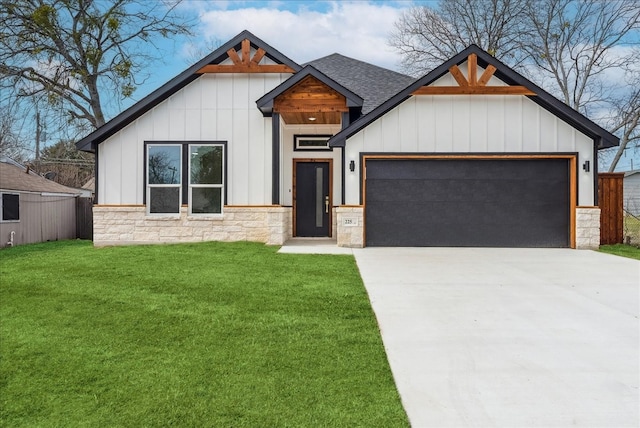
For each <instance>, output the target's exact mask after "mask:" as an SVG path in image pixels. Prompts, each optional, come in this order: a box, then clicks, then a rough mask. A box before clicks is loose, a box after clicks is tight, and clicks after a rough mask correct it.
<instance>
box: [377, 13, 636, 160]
mask: <svg viewBox="0 0 640 428" xmlns="http://www.w3.org/2000/svg"><path fill="white" fill-rule="evenodd" d="M639 30H640V2H638V1H637V0H607V1H602V0H579V1H578V0H535V1H519V0H501V1H500V0H482V1H477V2H476V1H473V0H446V1H443V2H441V3H440V7H439V8H437V9H436V8H431V7H416V8H413V9H411V10H410V11H409V12H407V13H405V14H404V15H403V16H402V17H401V19H400V20H399V21H398V22H397V23H396V29H395V31H394V32H393V33H392V35H391V36H390V40H389V43H390V45H391V46H393V47H395V48H396V49H397V50H398V51H400V52H401V53H403V54H404V60H403V64H404V66H405V68H406V69H407V70H408V71H411V72H414V73H415V72H420V73H424V72H426V71H430V70H431V69H433V67H434V66H437V65H439V64H440V63H442V62H443V61H445V60H446V59H448V58H450V57H451V56H453V54H455V53H457V52H459V51H460V50H462V49H463V48H465V47H466V46H468V45H469V44H471V43H475V44H477V45H478V46H480V47H481V48H483V49H485V50H486V51H488V52H489V53H491V54H493V55H496V56H497V57H499V58H500V60H501V61H503V62H505V63H507V64H508V65H510V66H511V67H513V68H515V69H517V70H518V71H520V72H521V73H522V74H524V75H527V76H528V77H530V78H532V79H533V80H535V81H537V82H540V83H541V85H542V86H543V87H544V88H545V89H546V90H548V91H549V92H551V93H552V94H554V95H555V96H557V97H558V98H559V99H560V100H562V101H564V102H565V103H566V104H568V105H569V106H571V107H573V108H574V109H576V110H578V111H579V112H581V113H583V114H586V115H588V116H589V117H591V118H593V119H595V120H596V121H597V122H599V123H600V124H601V125H602V126H604V127H606V128H607V129H609V130H610V131H611V132H613V133H616V135H618V136H620V137H621V145H620V147H619V148H618V153H617V155H616V156H615V157H614V160H613V162H612V164H611V167H610V168H611V169H612V170H613V168H615V166H616V164H617V161H618V160H619V158H620V156H621V154H622V152H623V151H624V150H625V149H628V148H629V147H630V146H633V145H638V144H639V143H640V141H639V140H638V137H637V135H638V111H640V108H639V106H638V95H637V90H638V83H639V82H640V79H637V78H633V75H634V73H638V72H640V56H639V55H638V52H637V49H634V45H635V46H637V45H638V44H639V43H640V31H639Z"/></svg>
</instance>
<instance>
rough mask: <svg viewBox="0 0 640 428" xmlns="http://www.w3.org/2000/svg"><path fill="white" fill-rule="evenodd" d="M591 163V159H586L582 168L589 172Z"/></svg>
mask: <svg viewBox="0 0 640 428" xmlns="http://www.w3.org/2000/svg"><path fill="white" fill-rule="evenodd" d="M590 167H591V164H590V162H589V161H584V163H583V164H582V169H584V170H585V172H589V170H590V169H591V168H590Z"/></svg>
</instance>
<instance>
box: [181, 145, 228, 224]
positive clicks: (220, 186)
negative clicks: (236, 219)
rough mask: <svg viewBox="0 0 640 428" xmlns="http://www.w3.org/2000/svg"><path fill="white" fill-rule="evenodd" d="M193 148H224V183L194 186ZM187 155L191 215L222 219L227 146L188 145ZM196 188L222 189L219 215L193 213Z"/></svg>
mask: <svg viewBox="0 0 640 428" xmlns="http://www.w3.org/2000/svg"><path fill="white" fill-rule="evenodd" d="M191 147H221V148H222V179H221V181H222V183H220V184H192V183H191ZM187 153H188V154H189V155H188V156H189V160H188V163H189V165H188V180H189V181H188V187H189V190H188V191H189V215H192V216H207V217H222V214H223V213H224V200H225V198H224V186H225V180H224V178H225V166H226V165H225V161H224V159H225V144H216V143H192V144H189V145H188V148H187ZM194 188H204V189H220V212H219V213H194V212H193V203H192V199H193V189H194Z"/></svg>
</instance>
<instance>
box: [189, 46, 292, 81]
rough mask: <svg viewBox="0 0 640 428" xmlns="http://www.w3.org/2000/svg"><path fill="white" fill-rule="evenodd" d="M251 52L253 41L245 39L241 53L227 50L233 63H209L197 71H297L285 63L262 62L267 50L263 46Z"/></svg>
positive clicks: (232, 49) (199, 72)
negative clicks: (251, 55)
mask: <svg viewBox="0 0 640 428" xmlns="http://www.w3.org/2000/svg"><path fill="white" fill-rule="evenodd" d="M250 54H251V42H250V41H249V39H244V40H243V41H242V44H241V47H240V55H238V52H236V50H235V49H234V48H231V49H229V50H228V51H227V55H229V59H231V62H233V64H226V65H225V64H209V65H205V66H204V67H202V68H201V69H200V70H198V71H196V73H197V74H202V73H295V70H294V69H292V68H291V67H289V66H288V65H284V64H260V61H262V58H263V57H264V56H265V55H266V52H265V50H264V49H262V48H258V50H257V51H256V52H255V53H254V54H253V57H252V58H250Z"/></svg>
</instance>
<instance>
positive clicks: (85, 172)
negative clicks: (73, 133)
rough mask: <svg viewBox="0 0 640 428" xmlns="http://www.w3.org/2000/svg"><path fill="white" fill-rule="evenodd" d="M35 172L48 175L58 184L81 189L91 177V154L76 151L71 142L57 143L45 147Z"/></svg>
mask: <svg viewBox="0 0 640 428" xmlns="http://www.w3.org/2000/svg"><path fill="white" fill-rule="evenodd" d="M34 166H35V167H36V170H37V171H38V172H40V173H41V174H47V173H48V174H50V175H51V176H52V179H53V180H54V181H56V182H58V183H60V184H63V185H65V186H71V187H82V186H83V185H84V184H85V183H86V182H87V181H88V180H89V179H90V178H91V177H93V169H94V161H93V154H91V153H85V152H81V151H79V150H77V149H76V146H75V144H74V142H73V141H59V142H58V143H56V144H54V145H52V146H49V147H46V148H45V149H44V150H43V151H42V156H41V158H40V160H39V162H38V164H37V165H34Z"/></svg>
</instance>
